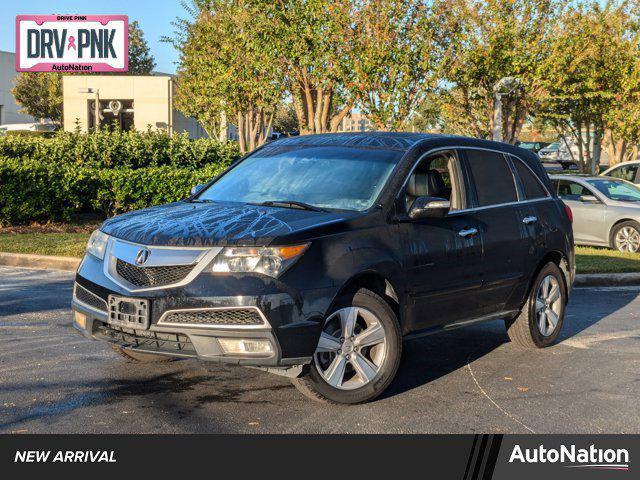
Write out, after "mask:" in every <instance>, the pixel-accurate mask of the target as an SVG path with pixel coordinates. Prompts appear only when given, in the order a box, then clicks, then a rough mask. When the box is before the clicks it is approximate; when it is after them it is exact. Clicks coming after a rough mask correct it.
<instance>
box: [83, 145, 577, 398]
mask: <svg viewBox="0 0 640 480" xmlns="http://www.w3.org/2000/svg"><path fill="white" fill-rule="evenodd" d="M574 271H575V263H574V254H573V238H572V233H571V223H570V218H569V210H568V208H567V207H566V206H565V205H564V204H563V203H562V201H560V200H559V199H558V198H557V197H556V195H555V194H554V193H553V192H552V185H551V182H550V180H549V177H548V176H547V174H546V173H545V171H544V169H543V168H542V167H541V165H540V162H539V161H538V158H537V157H536V156H535V155H534V154H532V153H529V152H527V151H525V150H522V149H519V148H516V147H513V146H510V145H506V144H503V143H495V142H488V141H484V140H477V139H468V138H462V137H448V136H439V135H428V134H417V133H415V134H413V133H350V134H328V135H307V136H300V137H290V138H284V139H281V140H278V141H275V142H272V143H269V144H267V145H266V146H264V147H262V148H260V149H258V150H256V151H254V152H252V153H251V154H250V155H248V156H247V157H245V158H244V159H242V160H241V161H239V162H236V163H235V164H233V165H232V166H231V167H230V168H228V169H227V170H226V171H225V172H223V173H222V174H221V175H219V176H218V177H216V178H215V179H213V180H212V181H211V182H209V183H208V184H207V185H205V186H201V187H198V188H195V189H194V190H193V194H192V195H191V196H190V197H189V198H187V199H186V200H184V201H180V202H175V203H171V204H168V205H160V206H156V207H152V208H147V209H144V210H140V211H134V212H130V213H125V214H123V215H120V216H117V217H114V218H112V219H110V220H107V221H105V222H104V223H103V225H102V226H101V227H100V229H99V230H96V231H95V232H94V233H93V234H92V235H91V238H90V240H89V243H88V246H87V253H86V255H85V256H84V259H83V260H82V263H81V265H80V267H79V269H78V271H77V274H76V277H75V286H74V295H73V301H72V307H73V310H74V312H75V314H74V326H75V327H76V328H77V329H79V330H80V331H81V332H82V333H84V335H85V336H87V337H89V338H93V339H98V340H105V341H107V342H111V343H112V344H113V345H114V347H115V349H116V350H117V351H118V352H119V353H121V354H122V355H123V356H124V357H126V358H128V359H132V360H138V361H142V362H147V361H149V362H152V361H162V360H167V359H171V358H176V357H177V358H180V357H196V358H199V359H201V360H206V361H213V362H224V363H232V364H238V365H250V366H255V367H261V368H263V369H268V370H269V371H270V372H274V373H279V374H282V375H286V376H289V377H291V378H292V380H293V383H294V384H295V385H296V387H298V388H299V389H300V390H301V391H302V392H303V393H305V394H306V395H307V396H309V397H311V398H313V399H317V400H325V401H330V402H337V403H359V402H365V401H368V400H371V399H373V398H375V397H376V396H378V395H379V394H380V393H382V392H383V391H384V390H385V389H386V387H387V386H388V385H389V383H390V382H391V380H392V379H393V378H394V376H395V374H396V370H397V369H398V365H399V362H400V357H401V353H402V341H403V340H405V339H408V338H411V337H415V336H421V335H427V334H431V333H436V332H439V331H442V330H448V329H451V328H455V327H461V326H464V325H469V324H471V323H475V322H482V321H489V320H495V319H502V320H504V321H505V323H506V328H507V332H508V334H509V336H510V338H511V339H512V340H513V341H514V342H515V343H516V344H518V345H521V346H525V347H531V348H541V347H546V346H548V345H550V344H552V343H553V342H554V341H555V339H556V338H557V337H558V334H559V332H560V329H561V327H562V323H563V316H564V308H565V304H566V302H567V298H568V296H569V292H570V290H571V286H572V283H573V278H574Z"/></svg>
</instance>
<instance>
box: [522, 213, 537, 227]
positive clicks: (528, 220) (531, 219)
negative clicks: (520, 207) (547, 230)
mask: <svg viewBox="0 0 640 480" xmlns="http://www.w3.org/2000/svg"><path fill="white" fill-rule="evenodd" d="M537 221H538V217H534V216H533V215H531V216H529V217H524V218H523V219H522V223H524V224H525V225H531V224H532V223H536V222H537Z"/></svg>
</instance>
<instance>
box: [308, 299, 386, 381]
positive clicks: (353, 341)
mask: <svg viewBox="0 0 640 480" xmlns="http://www.w3.org/2000/svg"><path fill="white" fill-rule="evenodd" d="M386 357H387V338H386V334H385V331H384V328H383V326H382V323H381V322H380V320H379V319H378V318H377V317H376V316H375V315H374V314H373V313H372V312H371V311H369V310H367V309H365V308H361V307H346V308H341V309H339V310H337V311H336V312H334V313H333V314H331V316H329V318H327V321H326V322H325V326H324V329H323V331H322V333H321V335H320V341H319V342H318V348H317V349H316V353H315V365H316V369H317V370H318V372H319V373H320V375H321V376H322V377H323V378H324V380H325V381H326V382H327V383H328V384H329V385H331V386H332V387H334V388H337V389H340V390H353V389H355V388H360V387H362V386H364V385H367V384H368V383H369V382H371V381H372V380H373V379H374V378H375V377H376V376H377V375H378V372H379V371H380V368H381V367H382V366H383V365H384V362H385V359H386Z"/></svg>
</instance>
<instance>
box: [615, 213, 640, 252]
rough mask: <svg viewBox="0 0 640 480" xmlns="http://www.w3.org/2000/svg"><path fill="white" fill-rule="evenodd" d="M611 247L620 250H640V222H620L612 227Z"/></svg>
mask: <svg viewBox="0 0 640 480" xmlns="http://www.w3.org/2000/svg"><path fill="white" fill-rule="evenodd" d="M610 240H611V248H613V249H615V250H618V251H619V252H632V253H637V252H639V251H640V224H639V223H638V222H634V221H631V220H629V221H627V222H620V223H619V224H617V225H615V226H614V227H613V228H612V229H611V239H610Z"/></svg>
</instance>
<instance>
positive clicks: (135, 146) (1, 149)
mask: <svg viewBox="0 0 640 480" xmlns="http://www.w3.org/2000/svg"><path fill="white" fill-rule="evenodd" d="M238 156H239V152H238V146H237V144H236V143H233V142H224V143H221V142H218V141H216V140H211V139H206V138H200V139H196V140H191V139H189V137H188V136H187V134H182V135H173V136H169V135H168V134H167V133H166V132H163V131H149V132H145V133H141V132H137V131H129V132H121V131H118V130H101V131H99V132H97V133H95V132H94V133H90V134H84V133H76V132H62V131H61V132H57V133H56V134H55V135H54V136H53V137H52V138H43V137H41V136H9V135H5V136H2V137H0V157H7V158H25V159H33V160H37V161H39V162H40V163H53V164H57V165H75V166H86V167H91V168H105V167H128V168H142V167H156V166H165V165H166V166H173V167H181V168H199V167H202V166H205V165H208V164H216V165H228V164H229V163H230V162H231V161H233V160H235V159H236V158H238Z"/></svg>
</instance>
